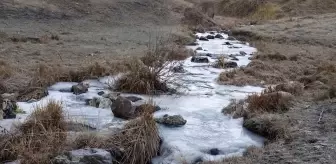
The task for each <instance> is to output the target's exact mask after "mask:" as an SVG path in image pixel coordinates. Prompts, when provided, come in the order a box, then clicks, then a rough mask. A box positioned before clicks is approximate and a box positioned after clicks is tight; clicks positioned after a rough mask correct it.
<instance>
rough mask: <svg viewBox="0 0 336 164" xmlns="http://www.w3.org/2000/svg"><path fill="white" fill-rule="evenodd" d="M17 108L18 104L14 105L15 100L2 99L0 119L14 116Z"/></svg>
mask: <svg viewBox="0 0 336 164" xmlns="http://www.w3.org/2000/svg"><path fill="white" fill-rule="evenodd" d="M17 108H18V106H17V105H16V101H14V100H9V99H2V102H1V110H0V120H1V119H13V118H16V110H17Z"/></svg>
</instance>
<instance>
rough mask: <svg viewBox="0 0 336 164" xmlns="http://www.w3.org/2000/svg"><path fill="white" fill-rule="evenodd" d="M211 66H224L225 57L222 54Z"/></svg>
mask: <svg viewBox="0 0 336 164" xmlns="http://www.w3.org/2000/svg"><path fill="white" fill-rule="evenodd" d="M213 67H215V68H225V58H224V57H223V56H221V57H219V58H217V60H216V62H215V63H214V65H213Z"/></svg>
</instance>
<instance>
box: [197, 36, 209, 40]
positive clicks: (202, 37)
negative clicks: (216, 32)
mask: <svg viewBox="0 0 336 164" xmlns="http://www.w3.org/2000/svg"><path fill="white" fill-rule="evenodd" d="M199 40H203V41H209V39H207V38H205V37H204V36H201V37H200V38H199Z"/></svg>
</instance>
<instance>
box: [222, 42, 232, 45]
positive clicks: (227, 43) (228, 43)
mask: <svg viewBox="0 0 336 164" xmlns="http://www.w3.org/2000/svg"><path fill="white" fill-rule="evenodd" d="M223 45H227V46H231V45H232V43H230V42H225V43H224V44H223Z"/></svg>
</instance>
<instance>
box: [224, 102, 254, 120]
mask: <svg viewBox="0 0 336 164" xmlns="http://www.w3.org/2000/svg"><path fill="white" fill-rule="evenodd" d="M222 112H223V113H224V114H226V115H228V114H230V115H232V117H233V118H234V119H236V118H239V117H244V118H245V117H247V114H248V113H247V112H248V111H247V104H246V103H245V100H239V101H237V100H231V102H230V104H229V105H228V106H227V107H225V108H223V110H222Z"/></svg>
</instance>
